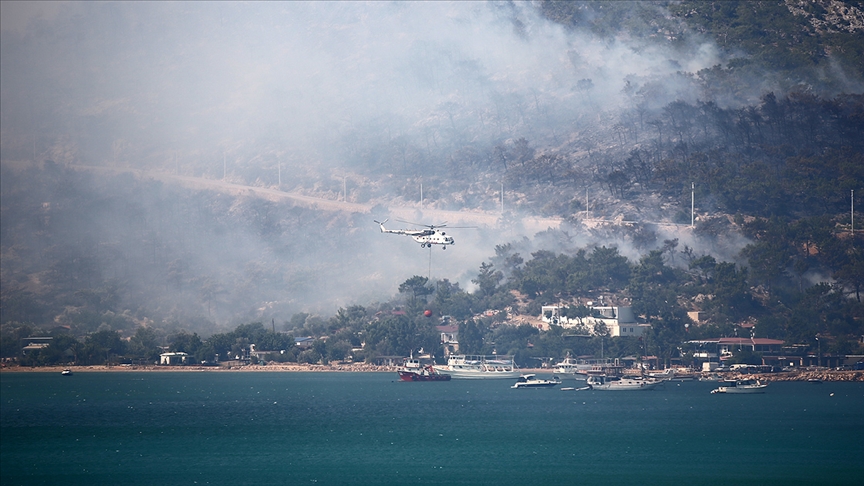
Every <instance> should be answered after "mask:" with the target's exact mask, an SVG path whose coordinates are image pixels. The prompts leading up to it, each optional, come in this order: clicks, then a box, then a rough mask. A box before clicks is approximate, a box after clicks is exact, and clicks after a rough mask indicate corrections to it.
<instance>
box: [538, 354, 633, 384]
mask: <svg viewBox="0 0 864 486" xmlns="http://www.w3.org/2000/svg"><path fill="white" fill-rule="evenodd" d="M553 369H554V370H555V373H558V374H562V375H575V377H576V379H583V380H584V379H585V378H587V377H588V375H592V374H605V375H619V374H621V371H622V370H623V367H622V366H620V365H619V364H617V363H616V362H615V361H613V360H612V359H610V358H601V359H594V358H592V359H583V358H571V357H570V356H567V357H566V358H564V359H563V360H562V361H560V362H558V363H556V364H555V367H554V368H553Z"/></svg>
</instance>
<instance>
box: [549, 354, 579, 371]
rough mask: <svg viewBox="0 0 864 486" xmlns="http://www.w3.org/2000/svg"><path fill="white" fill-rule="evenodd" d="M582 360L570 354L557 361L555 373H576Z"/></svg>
mask: <svg viewBox="0 0 864 486" xmlns="http://www.w3.org/2000/svg"><path fill="white" fill-rule="evenodd" d="M580 361H582V360H578V359H576V358H571V357H570V356H569V355H568V356H567V357H566V358H564V359H563V360H562V361H560V362H558V363H555V367H554V370H555V373H561V374H563V375H567V374H573V373H576V371H577V370H578V369H579V365H580V363H579V362H580Z"/></svg>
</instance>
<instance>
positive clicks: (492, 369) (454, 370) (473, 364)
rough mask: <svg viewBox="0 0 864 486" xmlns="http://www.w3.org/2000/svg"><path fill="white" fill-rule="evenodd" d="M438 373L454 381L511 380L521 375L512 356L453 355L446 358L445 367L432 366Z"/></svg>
mask: <svg viewBox="0 0 864 486" xmlns="http://www.w3.org/2000/svg"><path fill="white" fill-rule="evenodd" d="M433 368H435V371H436V372H438V373H445V374H448V375H450V376H452V377H453V378H455V379H463V380H464V379H467V380H486V379H513V378H518V377H519V375H520V374H521V373H520V372H519V369H518V368H516V363H514V362H513V357H512V356H505V355H492V356H480V355H466V354H454V355H450V357H449V358H447V364H446V365H445V366H433Z"/></svg>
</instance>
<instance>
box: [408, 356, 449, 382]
mask: <svg viewBox="0 0 864 486" xmlns="http://www.w3.org/2000/svg"><path fill="white" fill-rule="evenodd" d="M397 373H399V379H400V380H402V381H450V375H448V374H445V373H439V372H438V371H436V370H435V368H433V367H432V366H431V365H425V366H424V365H422V364H420V360H419V359H414V358H411V359H407V360H405V366H404V367H403V368H401V369H399V370H398V371H397Z"/></svg>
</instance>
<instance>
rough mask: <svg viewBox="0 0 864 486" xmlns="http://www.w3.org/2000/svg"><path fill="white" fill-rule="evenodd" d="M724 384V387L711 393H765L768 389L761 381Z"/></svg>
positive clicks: (736, 381) (739, 381)
mask: <svg viewBox="0 0 864 486" xmlns="http://www.w3.org/2000/svg"><path fill="white" fill-rule="evenodd" d="M723 383H724V385H723V386H721V387H719V388H715V389H713V390H711V393H733V394H735V393H738V394H750V393H765V389H766V388H768V385H767V384H765V383H762V382H760V381H759V380H750V379H747V380H730V381H725V382H723Z"/></svg>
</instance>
